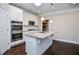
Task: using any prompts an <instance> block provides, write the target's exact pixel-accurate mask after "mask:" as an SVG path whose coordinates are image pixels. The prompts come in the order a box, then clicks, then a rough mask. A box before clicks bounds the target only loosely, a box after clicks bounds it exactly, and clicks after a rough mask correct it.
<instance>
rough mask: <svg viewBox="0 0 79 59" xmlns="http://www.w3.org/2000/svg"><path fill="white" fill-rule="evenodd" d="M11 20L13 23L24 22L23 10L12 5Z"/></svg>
mask: <svg viewBox="0 0 79 59" xmlns="http://www.w3.org/2000/svg"><path fill="white" fill-rule="evenodd" d="M10 19H11V20H13V21H22V20H23V10H22V9H20V8H18V7H15V6H12V5H10Z"/></svg>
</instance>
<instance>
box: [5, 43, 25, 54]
mask: <svg viewBox="0 0 79 59" xmlns="http://www.w3.org/2000/svg"><path fill="white" fill-rule="evenodd" d="M4 55H26V52H25V43H23V44H20V45H17V46H14V47H12V48H11V49H9V50H8V51H6V52H5V53H4Z"/></svg>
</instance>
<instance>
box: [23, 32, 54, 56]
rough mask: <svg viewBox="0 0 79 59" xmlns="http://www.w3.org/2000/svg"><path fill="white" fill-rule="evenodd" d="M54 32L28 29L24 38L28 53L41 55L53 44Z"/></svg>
mask: <svg viewBox="0 0 79 59" xmlns="http://www.w3.org/2000/svg"><path fill="white" fill-rule="evenodd" d="M53 34H54V32H53V33H52V32H39V31H26V32H24V40H25V42H26V49H25V50H26V52H27V55H41V54H43V53H44V52H45V51H46V50H47V49H48V48H49V47H50V46H51V44H52V36H53Z"/></svg>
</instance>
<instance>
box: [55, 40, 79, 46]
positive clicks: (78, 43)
mask: <svg viewBox="0 0 79 59" xmlns="http://www.w3.org/2000/svg"><path fill="white" fill-rule="evenodd" d="M54 40H58V41H63V42H67V43H72V44H77V45H79V42H75V41H70V40H64V39H54Z"/></svg>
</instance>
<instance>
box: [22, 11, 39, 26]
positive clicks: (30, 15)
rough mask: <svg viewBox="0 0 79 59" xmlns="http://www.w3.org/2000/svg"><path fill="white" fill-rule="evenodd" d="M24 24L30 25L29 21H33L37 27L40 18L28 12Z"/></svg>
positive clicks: (25, 12)
mask: <svg viewBox="0 0 79 59" xmlns="http://www.w3.org/2000/svg"><path fill="white" fill-rule="evenodd" d="M23 18H24V20H23V24H24V25H29V21H33V22H34V23H35V25H38V24H39V23H38V16H36V15H34V14H32V13H29V12H27V11H24V15H23Z"/></svg>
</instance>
